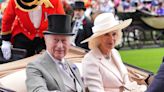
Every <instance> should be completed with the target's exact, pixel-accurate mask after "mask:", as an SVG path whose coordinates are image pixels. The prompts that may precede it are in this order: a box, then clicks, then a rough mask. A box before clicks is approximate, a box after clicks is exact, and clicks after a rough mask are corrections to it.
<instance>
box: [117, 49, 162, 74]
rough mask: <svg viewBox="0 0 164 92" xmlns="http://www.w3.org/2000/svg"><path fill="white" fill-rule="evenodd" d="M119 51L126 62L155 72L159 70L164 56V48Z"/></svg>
mask: <svg viewBox="0 0 164 92" xmlns="http://www.w3.org/2000/svg"><path fill="white" fill-rule="evenodd" d="M119 52H120V54H121V57H122V59H123V61H124V62H126V63H128V64H132V65H135V66H138V67H140V68H143V69H146V70H149V71H152V72H154V73H156V72H157V71H158V68H159V66H160V64H161V63H162V58H163V56H164V48H148V49H136V50H120V51H119Z"/></svg>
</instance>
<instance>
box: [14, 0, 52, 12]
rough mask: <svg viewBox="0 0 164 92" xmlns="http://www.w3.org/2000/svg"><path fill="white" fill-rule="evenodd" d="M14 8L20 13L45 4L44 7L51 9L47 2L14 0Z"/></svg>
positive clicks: (40, 0)
mask: <svg viewBox="0 0 164 92" xmlns="http://www.w3.org/2000/svg"><path fill="white" fill-rule="evenodd" d="M15 3H16V6H17V7H18V8H19V9H20V10H22V11H26V12H28V11H31V10H35V9H36V8H37V7H38V6H39V5H42V4H43V3H44V4H45V6H46V7H53V5H52V4H51V2H50V1H49V0H15Z"/></svg>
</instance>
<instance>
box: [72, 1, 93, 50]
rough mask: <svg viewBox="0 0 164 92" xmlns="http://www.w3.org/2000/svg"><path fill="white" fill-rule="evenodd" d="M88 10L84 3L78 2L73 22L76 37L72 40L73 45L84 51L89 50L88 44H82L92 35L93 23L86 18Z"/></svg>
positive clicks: (75, 6)
mask: <svg viewBox="0 0 164 92" xmlns="http://www.w3.org/2000/svg"><path fill="white" fill-rule="evenodd" d="M85 10H86V8H85V6H84V2H83V1H76V2H75V4H74V16H73V21H72V30H73V32H74V33H75V35H74V36H73V38H72V44H73V45H75V46H78V47H81V48H84V49H89V48H88V43H83V44H81V43H80V42H81V41H83V40H84V39H86V38H88V37H90V36H91V35H92V34H93V33H92V26H93V23H92V22H91V20H89V18H87V16H85V14H84V12H85Z"/></svg>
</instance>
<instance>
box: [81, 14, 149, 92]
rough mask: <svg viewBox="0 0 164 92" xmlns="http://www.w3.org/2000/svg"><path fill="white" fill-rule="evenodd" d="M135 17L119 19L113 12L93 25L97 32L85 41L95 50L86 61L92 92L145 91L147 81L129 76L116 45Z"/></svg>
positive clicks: (84, 73) (84, 60) (97, 19)
mask: <svg viewBox="0 0 164 92" xmlns="http://www.w3.org/2000/svg"><path fill="white" fill-rule="evenodd" d="M131 21H132V20H131V19H128V20H125V21H118V20H116V19H115V18H114V15H113V14H112V13H102V14H100V15H98V16H97V17H96V19H95V21H94V27H92V30H93V35H92V36H91V37H90V38H88V39H86V40H84V41H82V43H84V42H89V48H90V49H91V51H90V52H89V53H87V54H86V55H85V57H84V59H83V61H82V65H83V77H84V83H85V86H86V87H88V90H89V92H144V91H145V90H146V86H145V85H138V84H137V83H136V82H132V81H130V79H129V76H128V71H127V68H126V67H125V65H124V64H123V62H122V59H121V57H120V54H119V52H118V51H117V50H116V49H114V47H115V46H116V45H117V44H119V43H120V41H121V37H122V32H121V29H123V28H125V27H127V26H128V25H130V23H131Z"/></svg>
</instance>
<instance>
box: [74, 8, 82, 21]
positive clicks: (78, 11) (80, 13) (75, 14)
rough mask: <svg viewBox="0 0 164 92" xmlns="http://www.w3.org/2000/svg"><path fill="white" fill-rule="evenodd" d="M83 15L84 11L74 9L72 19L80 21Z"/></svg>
mask: <svg viewBox="0 0 164 92" xmlns="http://www.w3.org/2000/svg"><path fill="white" fill-rule="evenodd" d="M83 15H84V10H83V9H75V10H74V17H75V18H76V19H80V18H81V17H82V16H83Z"/></svg>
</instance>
